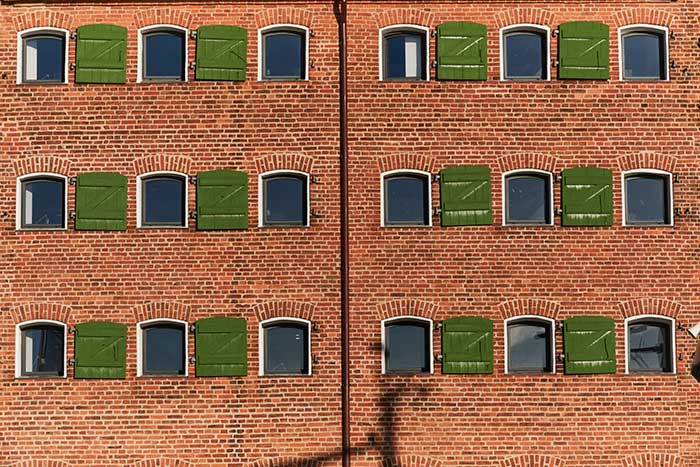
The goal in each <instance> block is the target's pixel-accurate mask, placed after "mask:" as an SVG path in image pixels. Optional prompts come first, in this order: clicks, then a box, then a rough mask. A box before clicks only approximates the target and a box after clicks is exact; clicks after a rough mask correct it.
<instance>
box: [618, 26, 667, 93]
mask: <svg viewBox="0 0 700 467" xmlns="http://www.w3.org/2000/svg"><path fill="white" fill-rule="evenodd" d="M629 32H655V33H662V35H663V38H664V42H665V44H664V45H665V47H664V50H665V57H664V58H665V61H666V63H665V65H666V72H665V76H666V77H665V78H664V79H660V80H657V79H639V78H637V79H634V78H632V79H625V78H624V71H625V70H624V62H623V58H624V55H625V51H624V47H623V43H622V36H624V35H625V34H627V33H629ZM668 36H669V31H668V28H667V27H666V26H657V25H655V24H646V23H639V24H629V25H627V26H622V27H620V28H618V29H617V53H618V62H617V63H618V64H619V68H620V70H619V73H620V81H639V82H657V81H670V79H671V76H670V73H669V71H670V64H671V58H670V56H669V40H668Z"/></svg>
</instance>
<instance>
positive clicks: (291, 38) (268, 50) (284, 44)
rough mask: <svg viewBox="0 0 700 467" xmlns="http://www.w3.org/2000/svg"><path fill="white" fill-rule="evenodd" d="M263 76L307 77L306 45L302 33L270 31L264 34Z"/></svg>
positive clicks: (278, 77) (273, 77) (280, 77)
mask: <svg viewBox="0 0 700 467" xmlns="http://www.w3.org/2000/svg"><path fill="white" fill-rule="evenodd" d="M263 40H264V45H263V47H264V51H263V54H264V57H263V61H264V68H263V70H264V73H263V78H272V79H282V78H286V79H305V76H304V75H305V70H304V69H305V68H306V60H305V58H304V55H305V53H306V50H305V48H306V45H305V44H304V42H305V41H304V36H303V35H302V34H300V33H296V32H289V31H282V32H270V33H267V34H265V36H264V39H263Z"/></svg>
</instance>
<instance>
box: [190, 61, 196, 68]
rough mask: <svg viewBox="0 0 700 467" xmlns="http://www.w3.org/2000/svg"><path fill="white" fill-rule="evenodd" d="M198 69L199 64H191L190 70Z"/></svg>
mask: <svg viewBox="0 0 700 467" xmlns="http://www.w3.org/2000/svg"><path fill="white" fill-rule="evenodd" d="M196 68H197V62H192V63H190V70H194V69H196Z"/></svg>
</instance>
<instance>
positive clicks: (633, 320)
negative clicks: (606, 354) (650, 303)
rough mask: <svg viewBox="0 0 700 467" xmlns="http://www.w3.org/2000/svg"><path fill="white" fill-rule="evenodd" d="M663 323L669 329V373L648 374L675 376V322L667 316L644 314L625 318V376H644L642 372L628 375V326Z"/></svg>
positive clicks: (653, 373)
mask: <svg viewBox="0 0 700 467" xmlns="http://www.w3.org/2000/svg"><path fill="white" fill-rule="evenodd" d="M647 320H648V321H664V322H666V323H667V324H668V326H669V327H670V329H671V346H670V349H669V351H670V352H671V371H670V372H649V374H652V375H675V374H676V320H675V319H673V318H670V317H668V316H663V315H655V314H644V315H635V316H630V317H629V318H625V374H626V375H644V374H646V373H644V372H637V373H635V372H631V373H630V363H629V361H630V353H629V352H630V349H629V347H630V344H629V326H630V324H635V323H636V322H638V321H647Z"/></svg>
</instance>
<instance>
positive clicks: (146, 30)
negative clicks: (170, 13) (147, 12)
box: [136, 24, 190, 84]
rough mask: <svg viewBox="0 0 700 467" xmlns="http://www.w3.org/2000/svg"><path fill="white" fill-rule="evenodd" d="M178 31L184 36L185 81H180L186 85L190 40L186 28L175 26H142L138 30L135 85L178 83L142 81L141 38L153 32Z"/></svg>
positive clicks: (188, 31)
mask: <svg viewBox="0 0 700 467" xmlns="http://www.w3.org/2000/svg"><path fill="white" fill-rule="evenodd" d="M158 30H162V31H178V32H182V33H183V34H184V35H185V63H184V64H183V66H184V67H185V69H184V70H183V71H184V76H185V79H184V81H181V82H183V83H186V82H187V81H189V77H188V76H187V75H188V74H189V73H188V70H189V44H188V42H189V38H190V30H189V29H187V28H183V27H182V26H178V25H175V24H152V25H150V26H144V27H142V28H141V29H139V30H138V50H137V53H138V61H137V74H136V82H137V83H151V84H165V83H177V82H178V81H168V80H164V81H157V80H156V81H148V80H144V79H143V72H144V68H145V66H144V63H143V36H144V34H147V33H149V32H154V31H158Z"/></svg>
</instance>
